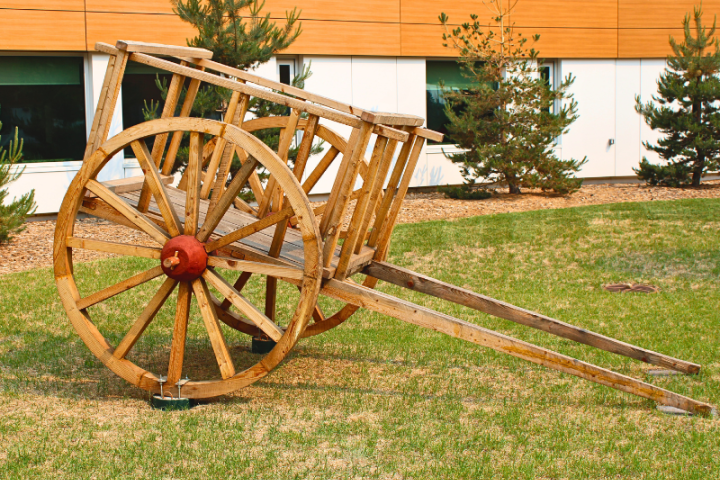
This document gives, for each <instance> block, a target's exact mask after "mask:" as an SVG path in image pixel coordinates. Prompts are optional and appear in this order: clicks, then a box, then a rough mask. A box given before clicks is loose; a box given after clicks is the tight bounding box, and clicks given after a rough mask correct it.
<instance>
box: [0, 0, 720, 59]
mask: <svg viewBox="0 0 720 480" xmlns="http://www.w3.org/2000/svg"><path fill="white" fill-rule="evenodd" d="M505 1H508V0H505ZM695 3H696V0H520V2H519V3H518V5H517V8H516V9H515V12H514V13H513V15H512V21H513V22H515V24H516V26H517V27H518V28H519V29H520V30H522V31H523V32H524V33H526V34H528V35H529V34H534V33H539V34H540V41H539V43H538V44H537V45H536V47H537V48H538V49H539V50H540V53H541V55H542V56H543V57H546V58H660V57H664V56H666V55H667V54H668V52H669V46H668V37H669V35H673V36H675V37H676V38H681V37H682V29H681V22H682V18H683V16H684V15H685V14H686V13H687V12H690V11H691V10H692V8H693V5H694V4H695ZM295 6H298V9H302V16H301V18H302V22H303V33H302V35H301V36H300V38H299V39H298V40H297V41H296V42H295V44H293V45H292V47H291V48H290V49H289V50H288V51H287V52H285V53H288V54H313V55H369V56H410V57H411V56H419V57H447V56H452V55H453V51H452V50H450V49H447V48H444V47H443V46H442V33H443V29H442V27H441V26H440V24H439V22H438V15H439V14H440V13H441V12H443V11H444V12H445V13H446V14H448V15H449V17H450V22H451V23H452V24H454V25H459V24H461V23H463V22H465V21H469V19H470V17H469V15H470V14H471V13H476V14H478V16H479V21H480V22H481V23H483V24H489V23H490V19H491V17H492V14H491V12H490V11H489V10H488V9H487V7H485V5H484V4H483V3H482V1H481V0H453V1H451V2H438V1H437V0H363V1H348V0H305V1H298V0H267V1H266V4H265V9H264V12H270V13H271V16H272V18H274V19H276V21H278V22H279V23H282V22H283V21H284V19H285V12H286V11H290V10H292V9H293V8H294V7H295ZM703 6H704V9H705V18H706V22H707V23H712V19H713V16H715V15H716V14H718V13H720V0H704V2H703ZM0 32H2V35H0V50H6V51H7V50H12V51H23V50H30V51H82V50H93V48H94V45H95V42H98V41H104V42H109V43H114V42H115V40H117V39H119V38H123V39H130V40H142V41H147V42H158V43H169V44H184V43H185V40H186V39H187V38H188V37H192V36H193V35H194V33H195V31H194V30H193V29H192V28H191V27H190V26H189V25H188V24H185V23H183V22H181V21H180V20H179V19H178V18H177V16H175V15H174V14H173V13H172V4H171V2H170V0H125V1H122V2H118V1H116V0H54V1H51V0H26V1H22V0H0Z"/></svg>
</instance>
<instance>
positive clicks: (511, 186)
mask: <svg viewBox="0 0 720 480" xmlns="http://www.w3.org/2000/svg"><path fill="white" fill-rule="evenodd" d="M508 188H509V189H510V193H520V187H518V186H517V185H515V184H514V183H510V182H508Z"/></svg>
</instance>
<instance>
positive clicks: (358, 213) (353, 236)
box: [335, 136, 388, 280]
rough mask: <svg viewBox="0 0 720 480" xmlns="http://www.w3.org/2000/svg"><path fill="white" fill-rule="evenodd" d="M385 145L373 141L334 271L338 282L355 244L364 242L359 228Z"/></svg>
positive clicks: (380, 140) (383, 141)
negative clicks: (370, 154)
mask: <svg viewBox="0 0 720 480" xmlns="http://www.w3.org/2000/svg"><path fill="white" fill-rule="evenodd" d="M387 143H388V139H387V137H380V136H378V137H377V139H376V140H375V147H373V153H372V156H371V157H370V164H369V165H368V169H367V173H366V174H365V179H364V182H363V187H362V192H361V194H360V198H358V200H357V203H356V204H355V211H354V212H353V216H352V219H351V220H350V225H349V226H348V234H347V237H346V238H345V242H344V243H343V246H342V250H341V252H340V260H339V261H338V266H337V269H336V271H335V278H336V279H338V280H345V278H346V277H347V271H348V267H349V266H350V258H351V257H352V254H353V252H354V251H355V244H356V243H360V244H362V242H363V241H364V240H365V233H364V232H361V231H360V228H361V224H362V222H363V220H364V219H365V210H366V208H367V206H368V202H369V200H370V192H371V191H372V189H373V185H374V184H375V180H376V178H377V173H378V168H379V166H380V161H381V160H382V158H383V157H384V153H385V147H386V146H387ZM358 240H359V242H358Z"/></svg>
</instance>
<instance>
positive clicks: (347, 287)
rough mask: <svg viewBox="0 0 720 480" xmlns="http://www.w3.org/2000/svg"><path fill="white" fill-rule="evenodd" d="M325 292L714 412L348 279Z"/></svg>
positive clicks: (620, 386) (660, 398) (545, 363)
mask: <svg viewBox="0 0 720 480" xmlns="http://www.w3.org/2000/svg"><path fill="white" fill-rule="evenodd" d="M321 293H322V294H323V295H327V296H328V297H331V298H334V299H336V300H341V301H343V302H347V303H350V304H352V305H357V306H360V307H363V308H367V309H368V310H372V311H374V312H378V313H381V314H384V315H389V316H391V317H394V318H397V319H398V320H402V321H404V322H408V323H411V324H414V325H418V326H421V327H424V328H428V329H431V330H435V331H438V332H441V333H444V334H446V335H449V336H451V337H455V338H459V339H461V340H467V341H469V342H473V343H476V344H478V345H482V346H484V347H488V348H492V349H493V350H496V351H499V352H502V353H506V354H508V355H512V356H514V357H518V358H522V359H524V360H527V361H530V362H533V363H537V364H539V365H543V366H545V367H548V368H552V369H554V370H558V371H560V372H564V373H569V374H571V375H575V376H577V377H580V378H584V379H586V380H590V381H591V382H595V383H599V384H601V385H605V386H608V387H611V388H614V389H617V390H621V391H624V392H627V393H631V394H633V395H637V396H640V397H643V398H648V399H650V400H654V401H656V402H658V403H661V404H663V405H669V406H672V407H675V408H680V409H682V410H686V411H689V412H692V413H700V414H711V413H712V412H713V411H714V410H715V409H714V407H713V406H712V405H709V404H707V403H704V402H699V401H697V400H693V399H691V398H688V397H685V396H683V395H679V394H677V393H674V392H670V391H668V390H665V389H662V388H659V387H656V386H654V385H650V384H648V383H645V382H642V381H640V380H636V379H634V378H630V377H627V376H625V375H621V374H618V373H615V372H612V371H610V370H607V369H604V368H600V367H597V366H595V365H592V364H589V363H585V362H582V361H580V360H576V359H574V358H571V357H568V356H566V355H562V354H559V353H555V352H552V351H550V350H547V349H544V348H541V347H538V346H535V345H532V344H530V343H527V342H523V341H520V340H516V339H514V338H512V337H509V336H507V335H503V334H500V333H497V332H493V331H492V330H488V329H486V328H483V327H480V326H478V325H474V324H472V323H468V322H465V321H463V320H459V319H457V318H453V317H451V316H449V315H445V314H442V313H439V312H435V311H433V310H430V309H429V308H425V307H422V306H420V305H416V304H413V303H411V302H407V301H404V300H400V299H398V298H395V297H393V296H390V295H387V294H385V293H382V292H378V291H376V290H372V289H369V288H366V287H363V286H361V285H358V284H354V283H349V282H340V281H338V280H334V279H330V280H328V281H327V282H326V284H325V285H324V286H323V289H322V292H321Z"/></svg>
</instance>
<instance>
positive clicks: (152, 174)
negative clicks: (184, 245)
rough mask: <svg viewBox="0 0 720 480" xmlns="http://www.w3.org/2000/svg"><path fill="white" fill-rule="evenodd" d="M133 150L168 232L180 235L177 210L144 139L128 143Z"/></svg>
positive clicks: (172, 234) (174, 235)
mask: <svg viewBox="0 0 720 480" xmlns="http://www.w3.org/2000/svg"><path fill="white" fill-rule="evenodd" d="M130 146H131V147H132V149H133V152H135V158H137V160H138V163H140V168H141V169H142V171H143V173H144V174H145V179H146V180H147V183H148V188H150V191H151V192H152V194H153V196H154V197H155V203H156V204H157V206H158V208H159V209H160V213H161V214H162V217H163V219H164V220H165V225H167V228H168V232H169V233H170V235H171V236H173V237H176V236H178V235H180V219H179V218H178V215H177V212H176V211H175V208H174V207H173V205H172V203H171V202H170V200H169V199H168V196H167V192H166V191H165V185H164V184H163V182H162V180H161V179H160V172H158V169H157V167H156V166H155V162H153V160H152V157H151V156H150V152H149V151H148V148H147V144H146V143H145V141H144V140H135V141H134V142H132V143H131V144H130Z"/></svg>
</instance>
